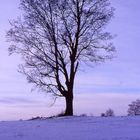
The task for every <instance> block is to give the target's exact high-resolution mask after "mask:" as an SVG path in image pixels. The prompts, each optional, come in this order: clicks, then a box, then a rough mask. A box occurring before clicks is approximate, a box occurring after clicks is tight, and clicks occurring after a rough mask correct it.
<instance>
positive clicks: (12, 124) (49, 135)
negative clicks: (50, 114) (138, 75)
mask: <svg viewBox="0 0 140 140" xmlns="http://www.w3.org/2000/svg"><path fill="white" fill-rule="evenodd" d="M0 140H140V117H106V118H103V117H61V118H54V119H46V120H32V121H9V122H8V121H3V122H0Z"/></svg>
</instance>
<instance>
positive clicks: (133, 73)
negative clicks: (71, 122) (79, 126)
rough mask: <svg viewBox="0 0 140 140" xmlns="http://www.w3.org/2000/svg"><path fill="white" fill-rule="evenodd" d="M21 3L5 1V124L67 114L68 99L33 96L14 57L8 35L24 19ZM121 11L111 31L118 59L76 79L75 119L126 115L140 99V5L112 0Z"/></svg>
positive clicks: (0, 115)
mask: <svg viewBox="0 0 140 140" xmlns="http://www.w3.org/2000/svg"><path fill="white" fill-rule="evenodd" d="M19 2H20V0H12V1H10V0H1V4H0V120H14V119H26V118H31V117H33V116H38V115H39V116H49V115H54V114H57V113H59V112H61V111H63V110H64V109H65V103H64V100H63V99H57V100H56V103H55V104H54V105H53V106H52V104H53V97H51V96H50V95H47V94H46V93H41V92H38V91H37V90H36V91H31V89H32V85H30V84H28V83H27V81H26V77H24V76H23V75H21V74H20V73H18V71H17V70H18V65H19V64H20V63H21V59H20V57H19V56H17V55H12V56H9V54H8V46H9V43H8V42H6V37H5V35H6V31H8V29H9V28H10V25H9V20H12V19H16V18H17V16H20V15H21V12H20V10H19V8H18V7H19ZM111 3H112V6H113V7H114V8H115V9H116V10H115V15H114V18H113V19H112V21H111V22H110V23H109V24H108V26H107V30H108V31H110V32H111V33H112V34H113V35H115V36H116V37H115V38H114V39H113V43H114V45H115V47H116V49H117V52H116V54H115V58H114V59H113V60H111V61H107V62H106V63H103V64H100V65H97V66H96V67H94V68H90V67H84V68H81V69H80V71H79V73H78V74H77V76H76V82H75V90H74V91H75V98H74V113H75V114H82V113H87V114H89V115H90V114H92V115H100V114H101V113H102V112H105V110H106V109H108V108H112V109H114V111H115V113H116V115H126V114H127V108H128V104H129V103H131V101H133V100H135V99H137V98H140V85H139V84H140V61H139V60H140V55H139V52H140V26H139V25H140V9H139V5H140V1H139V0H135V1H134V0H129V1H125V0H111Z"/></svg>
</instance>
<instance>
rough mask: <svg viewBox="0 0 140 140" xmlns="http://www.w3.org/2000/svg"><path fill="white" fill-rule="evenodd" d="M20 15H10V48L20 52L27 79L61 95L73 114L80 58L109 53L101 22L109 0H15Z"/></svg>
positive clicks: (109, 11) (110, 13) (109, 13)
mask: <svg viewBox="0 0 140 140" xmlns="http://www.w3.org/2000/svg"><path fill="white" fill-rule="evenodd" d="M20 8H21V9H22V11H23V12H22V13H23V15H22V17H21V18H18V19H17V20H13V21H11V29H10V30H9V31H8V32H7V37H8V39H9V41H11V42H12V43H11V45H10V47H9V52H10V53H17V54H20V55H21V56H22V58H23V60H24V62H23V63H22V64H21V65H20V71H21V72H22V73H23V74H25V75H26V77H27V80H28V82H29V83H33V84H34V85H35V86H36V87H37V88H39V89H41V90H43V91H45V92H46V93H48V92H50V93H52V94H53V95H56V96H62V97H65V100H66V111H65V115H73V89H74V80H75V75H76V73H77V71H78V68H79V66H80V65H81V64H82V63H85V62H86V63H91V64H93V63H98V62H104V60H106V59H111V58H112V55H113V52H114V51H115V48H114V47H113V45H112V43H111V42H110V39H112V36H111V34H110V33H108V32H106V31H104V27H105V26H106V25H107V23H108V22H109V21H110V19H111V18H112V16H113V11H114V9H113V8H112V7H111V6H110V2H109V0H21V3H20Z"/></svg>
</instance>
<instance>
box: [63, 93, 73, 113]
mask: <svg viewBox="0 0 140 140" xmlns="http://www.w3.org/2000/svg"><path fill="white" fill-rule="evenodd" d="M65 100H66V110H65V114H64V115H65V116H73V95H72V94H70V95H68V96H66V97H65Z"/></svg>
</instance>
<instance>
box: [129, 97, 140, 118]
mask: <svg viewBox="0 0 140 140" xmlns="http://www.w3.org/2000/svg"><path fill="white" fill-rule="evenodd" d="M128 106H129V108H128V115H130V116H135V115H140V99H137V100H136V101H133V102H132V103H131V104H129V105H128Z"/></svg>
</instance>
